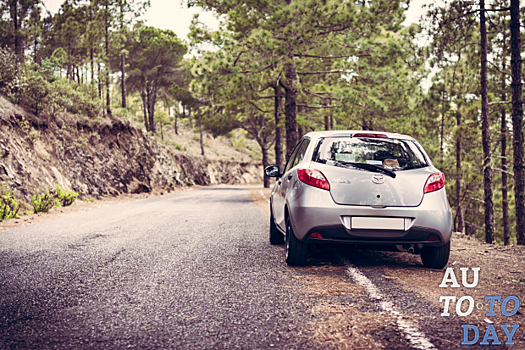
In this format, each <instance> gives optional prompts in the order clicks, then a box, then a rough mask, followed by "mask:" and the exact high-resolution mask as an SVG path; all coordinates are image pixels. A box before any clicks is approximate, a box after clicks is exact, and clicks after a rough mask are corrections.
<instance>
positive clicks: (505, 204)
mask: <svg viewBox="0 0 525 350" xmlns="http://www.w3.org/2000/svg"><path fill="white" fill-rule="evenodd" d="M502 77H503V79H502V80H503V85H505V77H504V76H503V75H502ZM502 91H503V90H502ZM501 97H502V98H503V99H502V101H505V99H506V98H507V96H506V94H505V92H503V93H502V95H501ZM501 199H502V204H501V206H502V210H503V244H505V245H509V244H510V223H509V199H508V189H507V118H506V114H505V107H504V106H502V107H501Z"/></svg>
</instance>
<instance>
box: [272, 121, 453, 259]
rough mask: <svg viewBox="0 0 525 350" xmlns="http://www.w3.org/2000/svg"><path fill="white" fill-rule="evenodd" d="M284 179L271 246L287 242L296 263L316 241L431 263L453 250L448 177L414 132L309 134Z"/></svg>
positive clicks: (276, 198) (275, 197)
mask: <svg viewBox="0 0 525 350" xmlns="http://www.w3.org/2000/svg"><path fill="white" fill-rule="evenodd" d="M265 174H266V175H267V176H269V177H275V178H277V181H276V183H275V186H274V187H273V190H272V194H271V200H270V213H271V215H270V243H271V244H282V243H286V262H287V264H288V265H290V266H300V265H304V264H305V263H306V259H307V256H308V245H309V244H319V243H332V244H352V245H357V246H359V247H363V248H373V249H385V250H396V251H405V252H410V253H415V254H421V260H422V261H423V264H424V265H425V266H427V267H430V268H436V269H441V268H443V267H445V265H446V264H447V262H448V259H449V255H450V237H451V235H452V213H451V210H450V205H449V203H448V200H447V196H446V193H445V176H444V174H443V173H441V172H440V171H439V170H438V169H436V168H435V167H434V166H433V165H432V162H431V161H430V159H429V157H428V155H427V154H426V153H425V151H424V150H423V148H422V147H421V145H420V144H419V143H418V142H417V141H416V140H414V139H413V138H412V137H410V136H406V135H401V134H394V133H386V132H376V131H324V132H311V133H308V134H306V135H305V136H304V137H303V139H302V140H301V141H300V142H299V143H298V144H297V146H296V147H295V149H294V151H293V152H292V154H291V156H290V159H288V162H287V164H286V167H285V168H284V172H283V173H281V172H280V171H279V168H278V167H277V166H275V165H272V166H269V167H267V168H266V169H265Z"/></svg>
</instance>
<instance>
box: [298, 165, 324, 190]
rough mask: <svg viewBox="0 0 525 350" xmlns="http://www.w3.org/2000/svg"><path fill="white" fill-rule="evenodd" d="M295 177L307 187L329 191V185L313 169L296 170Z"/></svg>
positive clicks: (318, 172) (322, 176)
mask: <svg viewBox="0 0 525 350" xmlns="http://www.w3.org/2000/svg"><path fill="white" fill-rule="evenodd" d="M297 176H298V177H299V180H301V181H302V182H304V183H305V184H307V185H310V186H314V187H317V188H321V189H323V190H328V191H330V184H329V183H328V180H326V178H325V177H324V175H323V173H322V172H320V171H319V170H315V169H298V170H297Z"/></svg>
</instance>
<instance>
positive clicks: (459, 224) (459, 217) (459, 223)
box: [456, 108, 463, 232]
mask: <svg viewBox="0 0 525 350" xmlns="http://www.w3.org/2000/svg"><path fill="white" fill-rule="evenodd" d="M456 125H457V127H458V129H461V112H460V111H459V108H458V111H457V114H456ZM462 175H463V174H462V173H461V131H459V132H458V133H457V136H456V231H459V232H463V208H462V207H461V178H462Z"/></svg>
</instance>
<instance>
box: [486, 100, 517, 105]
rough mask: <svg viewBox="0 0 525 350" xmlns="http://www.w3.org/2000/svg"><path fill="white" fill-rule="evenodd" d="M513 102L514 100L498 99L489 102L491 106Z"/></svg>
mask: <svg viewBox="0 0 525 350" xmlns="http://www.w3.org/2000/svg"><path fill="white" fill-rule="evenodd" d="M509 103H512V101H497V102H489V106H495V105H506V104H509Z"/></svg>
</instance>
